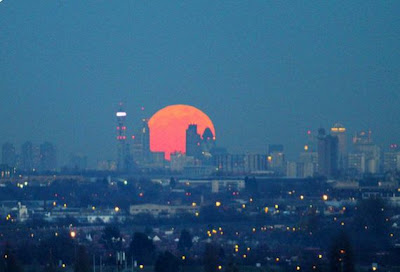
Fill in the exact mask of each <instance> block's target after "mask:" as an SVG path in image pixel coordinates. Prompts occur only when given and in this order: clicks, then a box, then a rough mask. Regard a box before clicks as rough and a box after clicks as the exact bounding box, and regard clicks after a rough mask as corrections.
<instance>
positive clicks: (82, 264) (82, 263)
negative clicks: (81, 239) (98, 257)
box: [74, 245, 90, 272]
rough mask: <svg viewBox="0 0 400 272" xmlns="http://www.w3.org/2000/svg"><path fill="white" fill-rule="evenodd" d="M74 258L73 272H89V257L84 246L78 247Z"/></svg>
mask: <svg viewBox="0 0 400 272" xmlns="http://www.w3.org/2000/svg"><path fill="white" fill-rule="evenodd" d="M76 258H77V259H76V262H75V269H74V272H90V261H89V256H88V254H87V251H86V248H85V247H84V246H82V245H80V246H79V248H78V252H77V255H76Z"/></svg>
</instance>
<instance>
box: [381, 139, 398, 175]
mask: <svg viewBox="0 0 400 272" xmlns="http://www.w3.org/2000/svg"><path fill="white" fill-rule="evenodd" d="M399 170H400V147H399V145H397V144H391V145H390V146H389V151H387V152H385V153H384V154H383V171H384V172H389V171H399Z"/></svg>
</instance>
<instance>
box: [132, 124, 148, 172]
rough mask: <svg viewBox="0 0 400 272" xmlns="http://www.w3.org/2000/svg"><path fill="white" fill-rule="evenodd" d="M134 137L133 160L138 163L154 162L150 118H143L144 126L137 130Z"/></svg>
mask: <svg viewBox="0 0 400 272" xmlns="http://www.w3.org/2000/svg"><path fill="white" fill-rule="evenodd" d="M132 138H133V146H132V153H133V160H134V161H135V163H136V164H138V165H142V164H148V163H151V162H152V154H151V151H150V128H149V125H148V119H146V118H143V119H142V127H141V129H140V130H139V131H137V133H136V135H135V136H132Z"/></svg>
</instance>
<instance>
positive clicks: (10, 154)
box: [1, 143, 17, 167]
mask: <svg viewBox="0 0 400 272" xmlns="http://www.w3.org/2000/svg"><path fill="white" fill-rule="evenodd" d="M1 151H2V152H1V155H2V157H1V158H2V159H1V162H2V164H6V165H8V166H10V167H15V166H16V164H17V154H16V153H15V147H14V145H13V144H12V143H4V144H3V146H2V150H1Z"/></svg>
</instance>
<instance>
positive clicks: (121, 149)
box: [115, 104, 132, 171]
mask: <svg viewBox="0 0 400 272" xmlns="http://www.w3.org/2000/svg"><path fill="white" fill-rule="evenodd" d="M120 106H122V104H120ZM115 115H116V117H117V170H118V171H129V170H130V169H131V166H132V157H131V155H130V152H129V144H128V139H127V137H126V124H125V119H126V112H125V111H124V110H123V109H122V107H121V108H120V109H119V111H117V113H116V114H115Z"/></svg>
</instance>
